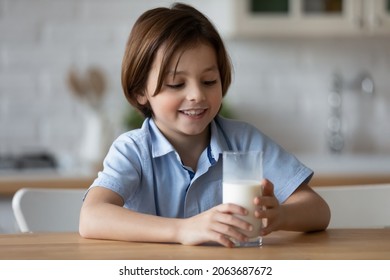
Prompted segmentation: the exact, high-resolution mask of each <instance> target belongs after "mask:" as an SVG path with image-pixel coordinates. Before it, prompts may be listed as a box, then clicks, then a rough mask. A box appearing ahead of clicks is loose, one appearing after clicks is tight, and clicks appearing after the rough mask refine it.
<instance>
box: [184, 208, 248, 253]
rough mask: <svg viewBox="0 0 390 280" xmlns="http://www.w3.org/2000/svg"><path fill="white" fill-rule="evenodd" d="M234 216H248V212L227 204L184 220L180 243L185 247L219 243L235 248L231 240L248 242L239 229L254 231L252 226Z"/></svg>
mask: <svg viewBox="0 0 390 280" xmlns="http://www.w3.org/2000/svg"><path fill="white" fill-rule="evenodd" d="M234 215H248V211H247V210H246V209H245V208H243V207H241V206H238V205H235V204H231V203H226V204H220V205H218V206H215V207H213V208H211V209H210V210H208V211H205V212H203V213H200V214H198V215H196V216H194V217H191V218H188V219H183V220H182V222H181V223H180V228H179V232H178V239H179V242H180V243H182V244H184V245H197V244H202V243H206V242H217V243H219V244H221V245H223V246H225V247H234V243H233V242H232V241H231V240H230V238H233V239H235V240H238V241H247V236H246V235H244V234H243V233H241V232H239V231H238V229H243V230H252V226H251V224H249V223H247V222H245V221H244V220H242V219H239V218H238V217H236V216H234Z"/></svg>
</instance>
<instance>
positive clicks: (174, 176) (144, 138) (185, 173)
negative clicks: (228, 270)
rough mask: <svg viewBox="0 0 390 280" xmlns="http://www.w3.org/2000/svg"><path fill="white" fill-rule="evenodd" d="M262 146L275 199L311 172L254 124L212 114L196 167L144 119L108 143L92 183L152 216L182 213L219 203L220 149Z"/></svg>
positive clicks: (285, 195) (179, 215)
mask: <svg viewBox="0 0 390 280" xmlns="http://www.w3.org/2000/svg"><path fill="white" fill-rule="evenodd" d="M225 150H235V151H244V150H262V151H263V174H264V177H265V178H267V179H269V180H270V181H271V182H272V183H273V184H274V187H275V195H276V197H277V199H278V200H279V202H280V203H282V202H283V201H285V200H286V199H287V198H288V197H289V196H290V195H291V194H292V193H293V192H294V190H295V189H296V188H297V187H298V186H299V185H300V184H302V183H303V182H305V181H309V180H310V178H311V176H312V174H313V172H312V171H311V170H310V169H309V168H307V167H306V166H304V165H303V164H302V163H300V162H299V161H298V160H297V159H296V158H295V157H294V156H293V155H291V154H290V153H288V152H286V151H285V150H284V149H283V148H282V147H280V146H279V145H277V144H276V143H275V142H274V141H272V140H271V139H270V138H268V137H267V136H265V135H264V134H263V133H261V132H260V131H259V130H258V129H257V128H255V127H254V126H252V125H250V124H247V123H245V122H241V121H237V120H228V119H224V118H222V117H217V118H216V119H215V120H214V121H213V122H212V123H211V139H210V144H209V146H208V147H207V148H206V149H205V150H204V151H203V153H202V154H201V156H200V159H199V162H198V166H197V169H196V172H194V171H193V170H191V168H189V167H186V166H184V165H183V164H182V161H181V159H180V156H179V154H178V153H177V152H176V151H175V149H174V147H173V146H172V145H171V144H170V143H169V141H168V140H167V139H166V138H165V137H164V135H163V134H162V133H161V132H160V130H159V129H158V128H157V126H156V125H155V123H154V121H153V119H150V118H148V119H146V120H145V121H144V123H143V125H142V127H141V128H140V129H136V130H132V131H129V132H126V133H124V134H122V135H121V136H119V137H118V138H117V139H116V140H115V141H114V142H113V144H112V146H111V148H110V150H109V152H108V154H107V156H106V158H105V160H104V162H103V170H102V171H101V172H99V173H98V177H97V178H96V179H95V181H94V182H93V184H92V185H91V187H95V186H101V187H105V188H108V189H110V190H112V191H114V192H116V193H118V194H119V195H120V196H121V197H122V198H123V201H124V207H125V208H128V209H131V210H134V211H137V212H141V213H146V214H152V215H159V216H164V217H175V218H186V217H191V216H194V215H196V214H199V213H201V212H203V211H206V210H208V209H210V208H212V207H214V206H216V205H218V204H220V203H222V155H221V154H222V152H223V151H225Z"/></svg>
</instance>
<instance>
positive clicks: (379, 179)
mask: <svg viewBox="0 0 390 280" xmlns="http://www.w3.org/2000/svg"><path fill="white" fill-rule="evenodd" d="M298 159H299V160H301V161H302V162H303V163H304V164H306V165H307V166H308V167H310V168H311V169H312V170H314V176H313V179H312V181H311V182H310V185H311V186H334V185H362V184H382V183H390V155H324V156H319V155H316V156H313V155H299V156H298Z"/></svg>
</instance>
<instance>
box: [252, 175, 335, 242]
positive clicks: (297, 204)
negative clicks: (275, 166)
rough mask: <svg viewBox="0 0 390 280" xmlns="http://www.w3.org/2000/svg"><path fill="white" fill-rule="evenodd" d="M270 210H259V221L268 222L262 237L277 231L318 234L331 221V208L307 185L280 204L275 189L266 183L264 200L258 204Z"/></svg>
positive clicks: (260, 200)
mask: <svg viewBox="0 0 390 280" xmlns="http://www.w3.org/2000/svg"><path fill="white" fill-rule="evenodd" d="M255 203H256V204H258V205H263V206H265V207H266V208H267V209H266V210H262V211H261V210H260V211H259V212H260V213H258V214H257V216H258V217H259V218H267V219H268V225H267V227H266V228H264V229H263V232H262V234H263V235H267V234H269V233H271V232H272V231H276V230H290V231H302V232H309V231H317V230H324V229H326V228H327V226H328V224H329V221H330V209H329V206H328V204H327V203H326V202H325V200H324V199H322V197H321V196H319V195H318V194H317V193H316V192H315V191H314V190H313V189H312V188H310V187H309V186H308V185H307V184H302V185H301V186H299V187H298V188H297V189H296V190H295V191H294V192H293V193H292V194H291V195H290V196H289V197H288V198H287V200H286V201H285V202H284V203H282V204H279V203H278V202H277V200H276V198H275V196H274V193H273V185H272V183H270V182H269V181H266V182H265V185H264V190H263V197H260V198H259V199H257V201H255Z"/></svg>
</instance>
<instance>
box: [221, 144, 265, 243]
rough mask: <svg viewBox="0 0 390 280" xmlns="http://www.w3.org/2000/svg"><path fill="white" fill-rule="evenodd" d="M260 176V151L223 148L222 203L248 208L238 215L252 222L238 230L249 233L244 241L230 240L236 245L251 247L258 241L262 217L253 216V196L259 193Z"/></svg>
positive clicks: (260, 239)
mask: <svg viewBox="0 0 390 280" xmlns="http://www.w3.org/2000/svg"><path fill="white" fill-rule="evenodd" d="M262 179H263V167H262V152H261V151H243V152H242V151H239V152H236V151H234V152H232V151H225V152H223V177H222V181H223V182H222V188H223V191H222V193H223V203H234V204H237V205H240V206H242V207H244V208H246V209H247V210H248V215H246V216H241V215H240V216H238V217H239V218H240V219H243V220H245V221H247V222H248V223H250V224H252V226H253V230H252V231H245V230H240V231H241V232H242V233H244V234H245V235H247V236H248V237H249V241H248V242H239V241H237V240H232V241H233V242H234V244H235V246H236V247H254V246H261V245H262V237H261V236H260V235H259V233H260V229H261V227H262V220H261V219H258V218H256V217H255V204H254V202H253V200H254V198H255V197H256V196H261V195H262V190H261V180H262Z"/></svg>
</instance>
